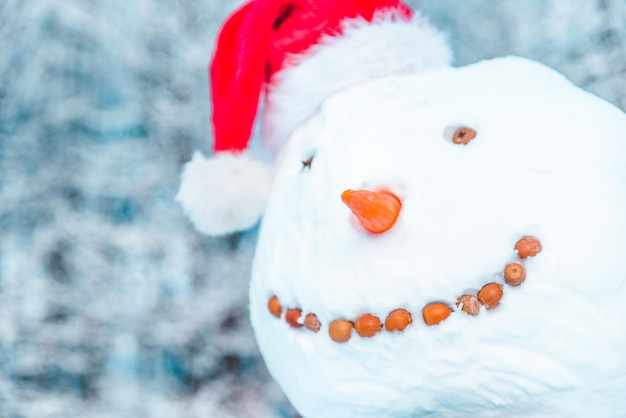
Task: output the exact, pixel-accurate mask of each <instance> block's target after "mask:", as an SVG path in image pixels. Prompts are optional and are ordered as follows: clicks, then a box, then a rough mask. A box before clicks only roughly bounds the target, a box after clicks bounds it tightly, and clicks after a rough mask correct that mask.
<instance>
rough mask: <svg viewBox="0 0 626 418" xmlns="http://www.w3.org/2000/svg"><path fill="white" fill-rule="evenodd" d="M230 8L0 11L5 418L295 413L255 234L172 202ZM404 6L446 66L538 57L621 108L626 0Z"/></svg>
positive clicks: (74, 2) (202, 136) (65, 5)
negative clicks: (259, 323)
mask: <svg viewBox="0 0 626 418" xmlns="http://www.w3.org/2000/svg"><path fill="white" fill-rule="evenodd" d="M241 3H243V1H242V0H230V1H223V0H220V1H216V0H197V1H193V2H172V1H168V0H135V1H133V2H122V1H119V0H118V1H107V2H102V1H100V2H98V1H94V0H48V1H37V0H2V1H0V51H1V52H2V53H0V416H2V417H10V418H16V417H23V418H34V417H36V418H52V417H63V418H67V417H95V418H99V417H103V418H104V417H107V418H109V417H115V418H125V417H132V418H136V417H154V418H161V417H167V418H176V417H185V418H195V417H223V418H232V417H251V416H253V417H274V418H275V417H294V416H297V415H296V413H295V412H294V411H293V409H292V408H291V407H290V406H289V404H288V402H287V401H286V400H285V398H284V395H283V394H282V393H281V391H280V389H279V388H278V386H277V385H276V384H275V383H274V382H273V380H272V379H271V378H270V377H269V375H268V373H267V371H266V370H265V366H264V365H263V360H262V359H261V358H260V355H259V352H258V349H257V346H256V343H255V341H254V336H253V334H252V329H251V327H250V325H249V321H248V308H247V306H248V283H249V273H250V264H251V259H252V257H253V254H254V248H255V244H256V231H255V230H252V231H251V232H249V233H246V234H243V235H239V236H229V237H225V238H222V239H211V238H205V237H202V236H200V235H199V234H197V233H196V232H194V231H193V229H192V227H191V225H190V223H189V221H188V220H187V219H185V217H184V216H183V213H182V210H181V208H180V206H179V205H178V204H177V203H176V202H175V200H174V197H175V193H176V190H177V188H178V185H179V184H178V181H179V173H180V170H181V167H182V164H183V163H184V162H186V161H188V160H189V159H190V158H191V156H192V153H193V150H195V149H199V150H201V151H203V152H204V153H205V154H206V155H208V154H209V150H210V148H211V128H210V117H209V115H210V108H211V104H210V102H209V95H208V82H207V77H206V73H207V64H208V61H209V58H210V55H211V51H212V48H213V44H214V40H215V36H216V33H217V30H218V28H219V26H220V25H221V24H222V22H223V21H224V19H225V18H226V16H227V15H228V14H229V13H230V12H231V11H233V10H234V9H235V8H236V7H238V6H239V5H240V4H241ZM410 3H411V5H412V6H419V7H420V8H422V9H423V10H424V11H425V13H424V14H425V15H427V16H429V17H431V19H432V20H433V22H434V23H435V26H436V27H439V28H441V29H442V30H443V31H444V32H445V33H446V34H448V35H449V37H450V39H451V41H452V44H453V49H454V51H455V55H456V64H459V65H462V64H468V63H472V62H475V61H478V60H480V59H482V58H486V57H493V56H498V55H507V54H511V53H515V54H518V55H523V56H527V57H531V58H534V59H538V60H539V61H542V62H546V63H548V64H550V65H551V66H553V67H555V68H557V69H558V70H559V71H560V72H562V73H564V74H566V75H567V76H568V77H569V78H570V79H572V80H573V81H574V82H575V83H576V84H577V85H579V86H582V87H584V88H586V89H588V90H590V91H592V92H594V93H596V94H599V95H601V96H602V97H604V98H606V99H608V100H610V101H611V102H612V103H615V104H617V105H618V106H620V107H621V108H622V109H624V108H626V104H625V102H624V97H626V96H624V94H625V93H624V92H625V91H626V90H625V89H624V88H623V79H624V77H623V76H624V69H625V68H626V65H625V61H624V60H625V57H626V49H625V45H626V44H625V43H624V40H625V39H626V34H625V32H624V31H625V30H626V24H625V23H624V22H625V18H626V16H625V14H624V12H625V11H626V7H625V5H626V1H625V0H603V1H598V2H569V3H566V2H563V1H562V0H547V1H543V0H542V1H532V2H527V3H525V5H524V6H523V7H521V6H519V5H517V4H516V3H514V2H506V3H505V2H501V3H494V2H492V1H489V0H476V1H472V2H458V1H450V0H438V1H437V2H433V1H428V2H426V1H419V2H418V1H412V2H410ZM468 21H470V22H471V24H467V22H468ZM506 245H507V246H510V243H509V242H507V243H506ZM507 248H509V247H507ZM537 261H539V260H537ZM539 267H540V264H539V263H538V264H537V268H539ZM529 280H530V279H529ZM609 290H610V291H609V292H607V293H612V291H613V290H614V289H609ZM583 300H584V298H583ZM613 304H614V303H613ZM620 332H621V331H620Z"/></svg>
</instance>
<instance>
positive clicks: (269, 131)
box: [176, 0, 450, 235]
mask: <svg viewBox="0 0 626 418" xmlns="http://www.w3.org/2000/svg"><path fill="white" fill-rule="evenodd" d="M449 61H450V53H449V50H448V47H447V44H446V42H445V41H444V39H443V38H442V36H441V35H440V34H439V33H438V32H436V31H435V30H434V29H432V28H431V27H430V26H429V25H428V23H427V22H426V21H425V20H424V19H423V18H422V17H421V16H419V15H417V14H414V13H413V12H412V11H411V10H410V9H409V8H408V6H406V5H405V4H404V3H403V2H402V1H400V0H252V1H250V2H248V3H246V4H245V5H243V6H242V7H241V8H240V9H239V10H237V11H236V12H235V13H234V14H233V15H231V16H230V18H228V20H227V21H226V23H225V24H224V26H223V27H222V30H221V32H220V34H219V37H218V41H217V45H216V49H215V53H214V56H213V60H212V63H211V66H210V69H209V76H210V81H211V99H212V104H213V116H212V122H213V133H214V142H213V149H214V156H213V158H211V159H208V160H207V159H206V158H204V157H203V156H202V155H201V154H200V153H198V152H196V153H195V154H194V156H193V158H192V160H191V161H190V162H189V163H187V164H186V165H185V168H184V170H183V174H182V182H181V186H180V189H179V192H178V194H177V196H176V198H177V200H178V201H179V202H180V203H181V204H182V206H183V209H184V211H185V213H186V214H187V215H188V216H189V218H190V219H191V221H192V222H193V224H194V226H195V227H196V229H197V230H199V231H200V232H202V233H205V234H208V235H222V234H226V233H230V232H235V231H239V230H244V229H247V228H250V227H252V226H254V224H256V222H257V221H258V220H259V218H260V216H261V215H262V213H263V211H264V209H265V204H266V201H267V198H268V195H269V190H270V186H271V181H272V175H271V169H270V167H269V166H268V165H267V164H265V163H262V162H260V161H257V160H254V159H253V158H251V157H250V155H249V154H250V153H249V152H248V151H247V150H248V147H249V143H250V139H251V138H250V137H251V134H252V131H253V127H254V123H255V120H256V116H257V109H258V106H259V101H260V99H261V96H262V95H263V93H264V99H265V109H264V114H263V122H264V132H263V133H264V135H263V136H264V140H265V142H266V144H267V145H270V146H271V147H272V148H273V149H274V151H279V150H280V149H281V148H282V146H283V145H284V142H285V141H286V140H287V139H288V137H289V135H290V134H291V132H292V131H293V130H294V129H295V128H296V127H297V126H298V125H299V124H301V123H302V122H304V121H305V120H306V119H307V118H308V117H309V116H311V114H313V113H314V112H315V111H316V110H317V108H318V107H319V105H320V104H321V102H322V101H323V100H324V99H325V98H326V97H328V96H330V95H331V94H333V93H336V92H338V91H340V90H342V89H345V88H348V87H350V86H351V85H354V84H357V83H359V82H363V81H365V80H367V79H372V78H378V77H383V76H387V75H392V74H402V73H409V72H417V71H422V70H424V69H427V68H432V67H441V66H446V65H448V63H449Z"/></svg>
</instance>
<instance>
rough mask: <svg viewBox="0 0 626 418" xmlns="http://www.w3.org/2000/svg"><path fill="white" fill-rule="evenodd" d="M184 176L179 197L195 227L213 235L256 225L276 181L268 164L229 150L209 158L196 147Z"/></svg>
mask: <svg viewBox="0 0 626 418" xmlns="http://www.w3.org/2000/svg"><path fill="white" fill-rule="evenodd" d="M181 177H182V179H181V185H180V188H179V190H178V194H177V195H176V200H177V201H178V202H179V203H180V204H181V205H182V207H183V210H184V212H185V214H186V215H187V216H188V217H189V219H190V220H191V222H192V223H193V225H194V227H195V228H196V229H197V230H198V231H200V232H201V233H203V234H206V235H212V236H215V235H224V234H228V233H231V232H236V231H243V230H246V229H248V228H251V227H253V226H254V225H255V224H256V223H257V222H258V221H259V218H260V217H261V215H262V214H263V211H264V210H265V205H266V204H267V199H268V196H269V191H270V186H271V182H272V175H271V170H270V167H269V166H268V165H267V164H264V163H262V162H260V161H257V160H254V159H252V158H250V156H249V155H248V154H246V153H241V154H236V155H235V154H232V153H229V152H222V153H219V154H217V155H216V156H215V157H213V158H211V159H206V158H205V157H204V156H203V155H202V154H201V153H200V152H197V151H196V152H195V153H194V155H193V157H192V159H191V161H189V162H188V163H187V164H185V167H184V168H183V172H182V176H181Z"/></svg>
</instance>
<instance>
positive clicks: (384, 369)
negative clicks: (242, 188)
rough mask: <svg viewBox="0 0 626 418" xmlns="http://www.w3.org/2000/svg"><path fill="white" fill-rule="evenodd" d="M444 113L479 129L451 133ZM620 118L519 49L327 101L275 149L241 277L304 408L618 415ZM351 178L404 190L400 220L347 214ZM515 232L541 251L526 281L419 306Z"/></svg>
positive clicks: (494, 273) (487, 278) (276, 365)
mask: <svg viewBox="0 0 626 418" xmlns="http://www.w3.org/2000/svg"><path fill="white" fill-rule="evenodd" d="M450 126H469V127H472V128H474V129H475V130H476V131H477V133H478V134H477V136H476V138H475V139H474V140H473V141H472V142H470V143H469V144H468V145H467V146H463V145H456V144H453V143H452V142H451V140H450V138H449V137H446V135H445V133H446V132H447V131H448V130H449V129H448V128H449V127H450ZM625 130H626V115H625V114H624V113H623V112H621V111H620V110H618V109H617V108H615V107H612V106H611V105H609V104H607V103H605V102H603V101H602V100H600V99H598V98H596V97H594V96H592V95H590V94H588V93H585V92H583V91H581V90H579V89H578V88H576V87H575V86H573V85H572V84H571V83H570V82H568V81H567V80H566V79H565V78H564V77H562V76H561V75H559V74H558V73H556V72H554V71H552V70H550V69H548V68H546V67H544V66H542V65H540V64H537V63H534V62H531V61H528V60H525V59H522V58H514V57H510V58H502V59H495V60H491V61H484V62H481V63H479V64H475V65H471V66H467V67H462V68H458V69H442V70H432V71H427V72H424V73H420V74H418V75H413V76H405V77H400V76H396V77H388V78H383V79H380V80H377V81H373V82H369V83H364V84H363V85H362V86H359V87H356V88H353V89H351V90H348V91H346V92H344V93H340V94H337V95H336V96H334V97H331V98H330V99H328V100H327V101H326V102H325V103H324V105H323V106H322V109H321V110H320V112H319V113H318V114H316V115H315V116H314V117H312V118H311V119H310V120H309V121H308V122H307V123H305V124H304V126H303V127H302V128H301V129H298V130H297V131H296V133H295V134H294V135H293V137H292V138H291V140H290V143H289V144H288V145H287V149H286V150H285V152H284V155H282V157H281V165H280V166H279V168H278V172H277V177H276V180H275V184H274V188H273V190H272V195H271V197H270V203H269V205H268V208H267V211H266V214H265V216H264V220H263V224H262V229H261V233H260V236H259V243H258V249H257V254H256V257H255V263H254V267H253V276H252V287H251V290H250V303H251V315H252V324H253V327H254V329H255V332H256V335H257V339H258V342H259V346H260V349H261V352H262V353H263V355H264V357H265V360H266V362H267V365H268V368H269V370H270V372H271V373H272V375H273V376H274V378H275V379H276V380H277V381H278V383H279V384H280V385H281V387H282V388H283V390H284V391H285V393H286V394H287V396H288V397H289V399H290V400H291V402H292V403H293V404H294V406H295V407H296V409H297V410H298V411H300V412H301V413H302V414H303V415H304V416H306V417H310V418H316V417H337V418H341V417H351V416H354V415H355V414H356V415H358V416H360V417H380V416H416V415H417V416H419V415H421V414H427V413H435V414H439V415H443V416H447V415H454V416H458V417H464V416H468V417H469V416H481V417H482V416H484V417H489V416H503V415H506V416H546V415H549V416H555V417H565V416H570V415H569V414H571V413H574V412H576V413H585V414H592V413H598V414H600V415H602V416H607V417H617V416H618V414H621V411H623V410H624V408H626V400H624V398H623V396H622V392H623V388H624V383H625V381H624V375H626V359H625V358H624V356H623V352H624V350H625V349H626V336H625V335H624V334H623V333H622V332H621V331H620V329H621V328H620V327H621V326H622V325H621V324H622V323H623V322H624V320H626V307H625V306H624V305H623V304H621V303H620V301H621V300H623V299H624V298H625V297H626V274H625V273H624V269H623V267H622V259H623V258H622V254H623V253H624V251H626V220H625V219H624V216H623V215H624V213H626V173H625V172H624V166H623V161H624V158H626V141H624V139H623V132H624V131H625ZM311 152H313V153H314V155H315V157H314V159H313V162H312V166H311V169H310V170H303V169H302V163H301V161H303V159H304V156H306V155H307V154H309V153H311ZM346 189H367V190H377V189H386V190H390V191H392V192H394V193H396V194H397V195H398V196H399V197H400V198H401V200H402V203H403V206H402V210H401V213H400V217H399V218H398V221H397V222H396V224H395V225H394V226H393V228H392V229H391V230H390V231H388V232H386V233H383V234H381V235H371V234H369V233H367V232H365V231H364V230H363V228H361V227H360V226H359V225H356V224H355V223H354V222H353V220H352V219H353V215H352V214H351V212H350V210H349V209H348V208H347V207H346V206H345V205H344V204H343V203H342V202H341V199H340V195H341V193H342V192H343V191H344V190H346ZM526 235H534V236H536V237H538V238H539V239H540V241H541V242H542V245H543V251H542V253H540V254H539V255H538V256H537V257H535V258H534V259H531V260H528V261H527V262H525V265H526V269H527V275H528V279H527V280H526V282H524V283H523V285H521V286H519V288H511V287H509V286H505V289H504V297H503V299H502V303H501V306H499V307H497V308H496V309H494V310H493V311H487V312H483V313H482V314H481V315H479V316H478V317H475V318H474V317H468V316H467V315H462V314H460V313H458V312H457V313H454V314H453V315H452V316H451V317H450V318H449V319H448V320H446V321H444V322H443V323H442V324H440V325H438V326H435V327H428V326H427V325H425V324H424V323H423V322H422V321H421V310H422V308H423V307H424V306H426V305H427V304H428V303H430V302H434V301H445V302H447V303H448V304H449V305H454V302H455V301H456V298H457V297H459V296H461V295H462V294H463V292H464V291H465V289H475V291H477V290H479V289H480V288H481V287H482V286H483V285H484V284H487V283H489V282H494V281H495V282H500V283H503V280H502V277H501V272H502V270H503V268H504V266H505V264H506V263H508V262H512V261H514V260H516V253H515V251H514V249H513V247H514V245H515V243H516V242H517V240H519V239H520V238H522V237H523V236H526ZM272 295H277V296H278V298H279V300H280V301H281V302H282V304H283V306H284V307H285V309H287V308H300V309H302V310H303V313H304V314H306V313H309V312H313V313H315V314H316V315H317V317H318V318H319V320H320V321H321V323H322V329H321V331H320V332H319V333H317V334H314V333H311V332H307V331H306V330H305V329H300V330H294V329H292V328H290V327H289V326H288V325H287V324H286V323H285V321H284V320H282V321H281V320H278V319H276V318H274V317H273V316H271V314H270V313H269V312H268V309H267V301H268V299H269V297H271V296H272ZM397 308H404V309H407V310H409V311H410V312H412V314H413V317H414V319H415V321H414V323H413V324H412V325H411V326H409V328H407V330H405V331H404V332H403V333H401V334H400V335H394V334H391V333H387V332H382V333H381V334H379V335H376V336H374V337H373V338H371V339H365V338H359V337H358V336H357V335H356V334H354V335H353V337H352V339H351V340H350V341H349V342H347V343H345V344H337V343H335V342H332V341H331V340H330V338H329V336H328V324H329V323H330V321H332V320H334V319H349V320H352V321H354V320H356V318H358V317H359V316H360V315H363V314H366V313H369V314H373V315H375V316H377V317H379V318H381V319H382V320H384V318H385V317H386V315H387V314H388V313H389V312H391V311H392V310H394V309H397ZM483 311H485V310H484V309H483ZM581 336H584V337H582V338H581ZM598 387H601V388H602V391H601V392H596V393H594V392H593V390H595V388H598Z"/></svg>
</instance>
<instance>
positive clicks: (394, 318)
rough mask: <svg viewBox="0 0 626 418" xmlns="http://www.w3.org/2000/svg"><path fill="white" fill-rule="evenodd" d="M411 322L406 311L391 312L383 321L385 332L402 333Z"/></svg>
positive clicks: (409, 315)
mask: <svg viewBox="0 0 626 418" xmlns="http://www.w3.org/2000/svg"><path fill="white" fill-rule="evenodd" d="M411 322H413V318H412V317H411V314H410V313H409V311H407V310H406V309H396V310H395V311H393V312H391V313H390V314H389V315H388V316H387V319H386V320H385V328H387V331H390V332H393V331H402V330H404V329H405V328H406V327H408V326H409V324H410V323H411Z"/></svg>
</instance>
